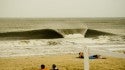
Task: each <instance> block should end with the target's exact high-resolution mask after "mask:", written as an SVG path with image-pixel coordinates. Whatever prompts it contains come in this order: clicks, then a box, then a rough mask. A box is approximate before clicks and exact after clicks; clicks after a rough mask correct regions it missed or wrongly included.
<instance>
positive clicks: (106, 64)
mask: <svg viewBox="0 0 125 70" xmlns="http://www.w3.org/2000/svg"><path fill="white" fill-rule="evenodd" d="M77 56H78V55H77V54H63V55H49V56H47V55H46V56H16V57H1V58H0V70H39V69H40V65H41V64H45V65H46V67H47V68H49V69H51V65H52V64H56V65H57V67H58V68H59V70H83V59H80V58H77ZM106 58H107V59H90V70H125V59H121V58H113V57H106Z"/></svg>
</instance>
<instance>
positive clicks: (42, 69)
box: [40, 64, 49, 70]
mask: <svg viewBox="0 0 125 70" xmlns="http://www.w3.org/2000/svg"><path fill="white" fill-rule="evenodd" d="M40 70H49V69H48V68H46V67H45V65H44V64H42V65H41V69H40Z"/></svg>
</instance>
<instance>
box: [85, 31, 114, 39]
mask: <svg viewBox="0 0 125 70" xmlns="http://www.w3.org/2000/svg"><path fill="white" fill-rule="evenodd" d="M101 35H115V34H112V33H108V32H102V31H98V30H92V29H88V30H87V32H86V34H85V37H87V38H89V37H98V36H101Z"/></svg>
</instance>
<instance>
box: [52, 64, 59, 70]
mask: <svg viewBox="0 0 125 70" xmlns="http://www.w3.org/2000/svg"><path fill="white" fill-rule="evenodd" d="M51 70H59V69H58V68H57V67H56V65H55V64H53V65H52V69H51Z"/></svg>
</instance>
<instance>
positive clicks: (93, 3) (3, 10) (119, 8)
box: [0, 0, 125, 18]
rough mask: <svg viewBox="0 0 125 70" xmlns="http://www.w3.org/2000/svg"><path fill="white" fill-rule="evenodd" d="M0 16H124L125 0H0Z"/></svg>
mask: <svg viewBox="0 0 125 70" xmlns="http://www.w3.org/2000/svg"><path fill="white" fill-rule="evenodd" d="M0 17H33V18H34V17H37V18H39V17H42V18H44V17H125V0H0Z"/></svg>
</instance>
